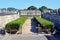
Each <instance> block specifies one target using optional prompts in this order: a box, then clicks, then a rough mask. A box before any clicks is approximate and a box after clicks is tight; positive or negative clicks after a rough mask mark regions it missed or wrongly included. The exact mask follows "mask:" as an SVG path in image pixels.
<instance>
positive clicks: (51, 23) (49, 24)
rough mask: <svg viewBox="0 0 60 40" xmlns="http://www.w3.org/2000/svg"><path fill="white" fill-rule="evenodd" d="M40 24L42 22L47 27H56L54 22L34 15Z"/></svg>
mask: <svg viewBox="0 0 60 40" xmlns="http://www.w3.org/2000/svg"><path fill="white" fill-rule="evenodd" d="M34 18H35V19H36V20H37V22H38V23H39V24H41V25H42V26H43V27H44V28H45V29H54V23H53V22H51V21H48V20H46V19H44V18H40V17H39V16H35V17H34Z"/></svg>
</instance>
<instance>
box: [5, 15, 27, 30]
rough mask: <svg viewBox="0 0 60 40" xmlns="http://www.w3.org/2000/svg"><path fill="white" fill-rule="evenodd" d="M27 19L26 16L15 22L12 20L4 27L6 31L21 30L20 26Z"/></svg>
mask: <svg viewBox="0 0 60 40" xmlns="http://www.w3.org/2000/svg"><path fill="white" fill-rule="evenodd" d="M26 19H27V16H23V17H21V18H18V19H16V20H13V21H11V22H9V23H7V24H6V25H5V29H6V30H7V31H10V30H19V28H22V25H23V24H24V22H25V20H26Z"/></svg>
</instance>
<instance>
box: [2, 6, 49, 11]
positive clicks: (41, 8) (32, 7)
mask: <svg viewBox="0 0 60 40" xmlns="http://www.w3.org/2000/svg"><path fill="white" fill-rule="evenodd" d="M37 9H38V8H37V7H35V6H30V7H28V8H27V9H25V10H37ZM48 9H49V8H47V7H46V6H42V7H40V8H39V10H41V11H42V10H48ZM2 10H6V8H2ZM7 10H16V8H12V7H9V8H7Z"/></svg>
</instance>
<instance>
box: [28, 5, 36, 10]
mask: <svg viewBox="0 0 60 40" xmlns="http://www.w3.org/2000/svg"><path fill="white" fill-rule="evenodd" d="M27 10H37V8H36V7H35V6H30V7H28V8H27Z"/></svg>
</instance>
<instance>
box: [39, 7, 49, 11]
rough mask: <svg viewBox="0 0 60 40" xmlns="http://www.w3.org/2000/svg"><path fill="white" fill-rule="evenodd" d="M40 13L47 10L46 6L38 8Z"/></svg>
mask: <svg viewBox="0 0 60 40" xmlns="http://www.w3.org/2000/svg"><path fill="white" fill-rule="evenodd" d="M39 10H40V11H43V10H48V8H47V7H46V6H42V7H40V8H39Z"/></svg>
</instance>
